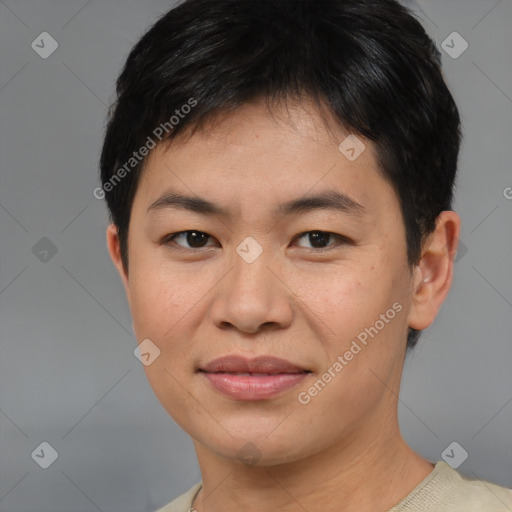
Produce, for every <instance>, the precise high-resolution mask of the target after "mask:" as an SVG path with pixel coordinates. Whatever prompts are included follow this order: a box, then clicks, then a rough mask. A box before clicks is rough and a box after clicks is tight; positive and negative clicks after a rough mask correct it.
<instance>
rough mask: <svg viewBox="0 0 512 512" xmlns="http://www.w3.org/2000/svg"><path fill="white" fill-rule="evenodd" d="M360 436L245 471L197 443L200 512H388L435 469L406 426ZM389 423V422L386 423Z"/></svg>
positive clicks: (395, 425) (355, 434)
mask: <svg viewBox="0 0 512 512" xmlns="http://www.w3.org/2000/svg"><path fill="white" fill-rule="evenodd" d="M366 424H367V425H372V424H373V425H378V428H371V427H370V428H369V429H368V431H367V432H361V431H359V430H358V431H357V432H352V433H351V434H350V435H348V436H344V437H343V439H342V440H341V441H340V442H339V443H337V444H336V445H334V446H329V447H327V448H325V449H323V450H321V451H318V452H316V453H314V454H313V455H310V456H308V457H305V458H302V459H300V460H298V461H294V462H288V463H280V464H274V465H272V464H270V463H267V464H266V465H261V466H260V465H255V466H252V467H248V466H245V465H244V464H242V463H241V462H240V461H238V460H236V461H233V460H232V459H226V458H223V457H219V456H218V455H216V454H213V453H212V452H211V451H210V450H208V449H207V448H206V447H205V446H204V445H202V444H200V443H198V442H195V447H196V451H197V455H198V460H199V465H200V468H201V474H202V480H203V486H202V489H201V491H200V492H199V494H198V496H197V497H196V499H195V500H194V503H193V507H194V508H195V509H196V510H197V511H198V512H221V511H222V512H231V511H235V510H236V511H239V510H244V512H263V511H268V510H269V507H270V506H271V507H272V508H273V509H278V510H280V511H282V512H292V511H293V512H295V511H303V510H322V511H323V512H377V511H381V512H385V511H386V510H388V509H390V508H392V507H393V506H394V505H396V504H397V503H398V502H399V501H400V500H401V499H402V498H404V497H405V496H407V494H409V492H410V491H412V489H414V487H416V486H417V485H418V484H419V483H420V482H421V481H422V480H423V479H424V478H425V477H426V476H427V475H428V474H429V473H430V472H431V471H432V470H433V468H434V466H433V464H431V463H430V462H428V461H426V460H425V459H423V458H422V457H420V456H419V455H418V454H416V453H415V452H414V451H413V450H412V449H411V448H410V447H409V446H408V445H407V444H406V443H405V441H404V440H403V438H402V436H401V435H400V432H399V429H398V422H397V421H396V422H388V423H387V427H388V428H386V427H385V426H383V424H382V423H370V422H366ZM384 425H386V423H384ZM390 425H391V427H390Z"/></svg>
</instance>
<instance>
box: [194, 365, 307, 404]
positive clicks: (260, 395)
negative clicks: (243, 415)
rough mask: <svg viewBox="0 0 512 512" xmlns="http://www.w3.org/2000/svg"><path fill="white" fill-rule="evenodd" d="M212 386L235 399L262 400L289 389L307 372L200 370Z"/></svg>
mask: <svg viewBox="0 0 512 512" xmlns="http://www.w3.org/2000/svg"><path fill="white" fill-rule="evenodd" d="M202 373H203V375H204V376H205V377H206V378H207V379H208V380H209V381H210V383H211V384H212V386H213V387H214V388H215V389H217V390H218V391H220V392H221V393H224V394H225V395H227V396H229V397H231V398H234V399H236V400H264V399H266V398H272V397H274V396H276V395H278V394H280V393H282V392H283V391H285V390H287V389H290V388H292V387H294V386H296V385H297V384H299V382H302V380H303V379H304V378H305V377H306V376H307V375H308V374H307V373H279V374H276V375H262V376H254V375H236V374H233V373H208V372H202Z"/></svg>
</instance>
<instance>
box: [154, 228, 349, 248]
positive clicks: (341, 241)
mask: <svg viewBox="0 0 512 512" xmlns="http://www.w3.org/2000/svg"><path fill="white" fill-rule="evenodd" d="M187 233H198V234H202V235H207V236H208V237H209V238H213V237H212V236H211V235H208V233H205V232H204V231H197V230H194V229H189V230H186V231H178V232H176V233H171V234H169V235H166V236H165V237H163V238H162V239H161V241H160V243H161V244H162V245H167V246H168V247H170V248H171V249H175V250H184V251H195V252H197V251H198V250H201V249H208V246H206V247H190V248H188V247H183V246H181V245H179V244H177V243H176V242H175V241H174V240H175V238H177V237H178V236H180V235H185V234H187ZM310 233H321V234H323V235H330V236H332V237H334V238H335V239H336V240H337V242H338V243H337V244H334V245H332V244H331V245H329V246H327V247H302V249H306V250H310V251H313V252H326V251H330V250H332V249H334V248H336V247H338V246H339V245H341V244H349V243H351V240H349V239H348V238H347V237H345V236H343V235H338V234H337V233H331V232H330V231H321V230H318V229H315V230H312V231H304V232H303V233H299V234H298V235H296V236H295V237H294V239H293V240H297V239H300V238H302V237H303V236H305V235H308V234H310ZM171 243H172V244H173V245H174V246H175V247H172V246H171ZM210 247H211V246H210Z"/></svg>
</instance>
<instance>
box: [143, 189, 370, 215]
mask: <svg viewBox="0 0 512 512" xmlns="http://www.w3.org/2000/svg"><path fill="white" fill-rule="evenodd" d="M166 208H173V209H179V210H187V211H191V212H194V213H199V214H202V215H216V216H224V217H229V212H228V211H227V210H226V209H224V208H222V207H221V206H219V205H216V204H214V203H212V202H211V201H208V200H206V199H204V198H202V197H198V196H187V195H183V194H178V193H173V192H166V193H165V194H163V195H162V196H161V197H159V198H158V199H157V200H156V201H155V202H154V203H152V204H151V205H150V206H149V208H148V209H147V212H146V213H149V212H150V211H156V210H163V209H166ZM313 210H335V211H338V212H342V213H345V214H348V215H352V216H356V217H362V216H363V215H365V214H366V213H367V211H366V208H365V207H364V206H363V205H362V204H360V203H358V202H357V201H355V200H354V199H352V198H351V197H350V196H348V195H347V194H344V193H342V192H337V191H334V190H329V191H325V192H321V193H317V194H314V195H307V196H303V197H300V198H297V199H292V200H291V201H287V202H286V203H282V204H280V205H279V206H278V207H277V208H276V209H275V211H274V214H276V215H277V214H280V215H297V214H301V213H306V212H309V211H313Z"/></svg>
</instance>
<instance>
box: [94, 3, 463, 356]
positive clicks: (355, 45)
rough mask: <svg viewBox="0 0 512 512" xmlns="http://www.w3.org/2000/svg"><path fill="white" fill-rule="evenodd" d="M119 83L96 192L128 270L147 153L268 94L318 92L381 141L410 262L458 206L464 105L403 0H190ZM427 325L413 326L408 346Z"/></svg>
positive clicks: (148, 41)
mask: <svg viewBox="0 0 512 512" xmlns="http://www.w3.org/2000/svg"><path fill="white" fill-rule="evenodd" d="M116 92H117V97H116V101H115V102H114V103H113V104H112V105H111V107H110V110H109V116H108V124H107V128H106V134H105V138H104V144H103V149H102V153H101V157H100V175H101V183H102V186H101V188H98V189H97V190H98V191H100V197H105V198H106V201H107V205H108V208H109V211H110V218H111V221H112V222H113V223H114V224H115V225H116V226H117V228H118V233H119V239H120V247H121V256H122V261H123V265H124V268H125V271H126V272H128V226H129V221H130V213H131V207H132V203H133V198H134V195H135V192H136V189H137V184H138V182H139V179H140V175H141V172H142V171H143V168H144V163H145V161H146V160H147V158H146V156H140V155H139V153H138V152H137V151H138V150H139V149H141V155H145V154H146V153H147V149H151V148H152V147H154V146H155V144H158V143H160V142H162V143H164V142H166V141H167V142H169V141H171V140H172V139H173V138H174V137H176V136H177V135H178V134H179V133H181V132H184V131H185V129H186V128H190V129H191V132H192V133H194V132H195V130H196V129H198V128H199V127H204V123H205V121H206V120H211V119H213V118H214V117H215V116H216V115H218V114H220V113H229V112H230V111H233V110H235V109H237V108H239V107H241V106H243V105H244V104H247V103H248V102H252V101H254V100H258V99H265V100H266V101H267V105H268V106H269V109H270V108H271V106H272V105H274V104H275V103H276V102H278V101H281V100H284V101H286V100H288V99H295V100H299V101H301V100H303V99H305V98H309V99H314V100H315V101H316V102H317V104H318V105H326V106H327V108H329V110H330V111H331V112H332V113H333V114H334V115H335V118H336V119H337V120H339V123H340V126H342V127H344V128H345V129H346V130H349V131H350V133H353V134H356V135H358V134H359V135H362V136H364V137H367V138H368V139H370V140H371V141H372V142H373V143H374V144H375V147H376V151H377V156H378V158H377V159H378V163H379V170H380V171H381V172H382V175H383V176H384V177H385V178H386V179H388V180H389V182H390V183H391V184H392V186H393V188H394V190H395V191H396V193H397V195H398V198H399V200H400V207H401V211H402V215H403V219H404V229H405V236H406V241H407V260H408V263H409V266H410V268H411V272H412V268H413V267H414V265H416V264H417V263H418V262H419V259H420V257H421V248H422V243H423V241H424V240H425V238H426V236H428V235H429V234H430V233H431V232H432V231H433V230H434V229H435V222H436V218H437V216H438V215H439V213H440V212H441V211H443V210H451V209H452V207H451V203H452V197H453V187H454V181H455V175H456V169H457V160H458V154H459V147H460V143H461V138H462V134H461V127H460V118H459V113H458V110H457V107H456V105H455V102H454V100H453V97H452V95H451V94H450V91H449V89H448V87H447V85H446V83H445V81H444V79H443V75H442V71H441V62H440V54H439V52H438V50H437V48H436V46H435V44H434V43H433V41H432V40H431V39H430V37H429V36H428V35H427V33H426V32H425V30H424V28H423V26H422V24H421V23H420V21H419V20H418V19H417V18H416V15H415V14H414V13H413V12H411V11H410V10H409V9H407V8H406V7H404V6H403V5H401V4H400V3H399V2H397V1H395V0H186V1H184V2H182V3H180V4H179V5H177V6H175V7H174V8H173V9H171V10H170V11H169V12H167V13H166V14H164V15H163V16H162V17H161V18H160V19H159V20H158V21H157V22H156V23H155V24H154V25H153V26H152V27H151V28H150V29H149V30H148V31H147V32H146V33H145V34H144V35H143V36H142V38H141V39H140V40H139V41H138V42H137V44H136V45H135V46H134V47H133V49H132V50H131V52H130V54H129V56H128V58H127V61H126V63H125V65H124V68H123V70H122V72H121V74H120V76H119V77H118V79H117V83H116ZM142 148H146V151H142ZM134 152H135V153H134ZM135 154H136V157H135ZM95 195H96V194H95ZM96 197H98V195H96ZM419 334H420V331H417V330H415V329H412V328H410V329H409V332H408V338H407V347H408V348H412V347H413V346H415V344H416V342H417V340H418V338H419Z"/></svg>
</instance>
